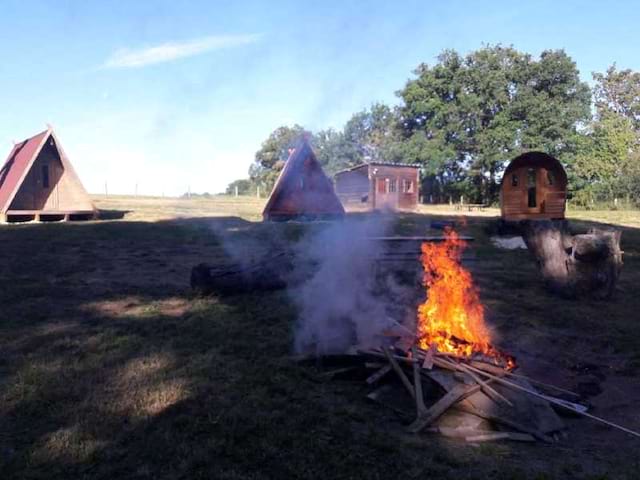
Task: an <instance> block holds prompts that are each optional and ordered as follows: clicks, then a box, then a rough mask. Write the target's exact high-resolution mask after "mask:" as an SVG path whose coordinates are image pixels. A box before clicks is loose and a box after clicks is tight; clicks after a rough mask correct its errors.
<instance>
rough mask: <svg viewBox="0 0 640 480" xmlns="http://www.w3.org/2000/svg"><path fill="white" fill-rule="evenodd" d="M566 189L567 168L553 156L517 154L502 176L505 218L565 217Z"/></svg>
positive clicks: (501, 192) (502, 208)
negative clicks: (565, 170) (518, 155)
mask: <svg viewBox="0 0 640 480" xmlns="http://www.w3.org/2000/svg"><path fill="white" fill-rule="evenodd" d="M516 160H517V162H516ZM566 188H567V180H566V174H565V172H564V169H563V168H562V165H560V163H559V162H558V161H557V160H556V159H554V158H553V157H551V156H549V155H546V154H542V153H539V152H532V153H531V154H525V155H522V156H520V157H517V159H514V161H513V162H512V164H510V165H509V167H507V170H506V171H505V175H504V177H503V179H502V186H501V190H500V205H501V210H502V217H503V218H504V219H505V220H526V219H562V218H564V214H565V205H566Z"/></svg>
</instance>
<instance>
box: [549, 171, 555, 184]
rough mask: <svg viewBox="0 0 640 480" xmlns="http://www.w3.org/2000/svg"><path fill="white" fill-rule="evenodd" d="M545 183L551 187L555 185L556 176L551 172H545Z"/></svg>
mask: <svg viewBox="0 0 640 480" xmlns="http://www.w3.org/2000/svg"><path fill="white" fill-rule="evenodd" d="M547 182H548V183H549V185H553V184H555V183H556V176H555V175H554V173H553V172H547Z"/></svg>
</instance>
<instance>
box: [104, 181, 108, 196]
mask: <svg viewBox="0 0 640 480" xmlns="http://www.w3.org/2000/svg"><path fill="white" fill-rule="evenodd" d="M104 196H105V197H108V196H109V189H108V188H107V182H104Z"/></svg>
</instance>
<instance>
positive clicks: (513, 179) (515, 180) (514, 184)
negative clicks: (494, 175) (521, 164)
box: [511, 173, 518, 187]
mask: <svg viewBox="0 0 640 480" xmlns="http://www.w3.org/2000/svg"><path fill="white" fill-rule="evenodd" d="M511 186H512V187H517V186H518V175H516V174H515V173H514V174H513V175H511Z"/></svg>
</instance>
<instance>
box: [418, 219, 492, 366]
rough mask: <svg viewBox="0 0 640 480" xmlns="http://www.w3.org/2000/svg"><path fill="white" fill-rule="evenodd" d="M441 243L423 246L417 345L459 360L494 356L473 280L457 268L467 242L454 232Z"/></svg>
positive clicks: (446, 233)
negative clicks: (432, 347)
mask: <svg viewBox="0 0 640 480" xmlns="http://www.w3.org/2000/svg"><path fill="white" fill-rule="evenodd" d="M445 235H446V240H445V241H444V242H442V243H423V244H422V257H421V259H422V265H423V267H424V285H425V286H426V287H427V292H428V295H427V300H426V301H425V302H424V303H423V304H422V305H420V307H419V308H418V344H419V346H420V347H421V348H429V346H430V345H431V344H434V343H435V345H436V347H437V348H438V351H440V352H446V353H452V354H455V355H460V356H471V355H472V354H473V353H475V352H482V353H484V354H486V355H489V356H496V354H497V352H496V351H495V350H494V349H493V347H491V335H490V333H489V330H488V328H487V327H486V325H485V323H484V308H483V307H482V303H481V302H480V297H479V295H478V291H477V290H476V287H475V285H474V284H473V278H472V277H471V273H469V271H468V270H466V269H464V268H463V267H462V265H460V257H461V255H462V250H463V249H464V248H465V247H466V242H464V241H463V240H461V239H460V237H459V236H458V234H457V233H456V232H455V231H454V230H453V229H446V230H445Z"/></svg>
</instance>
